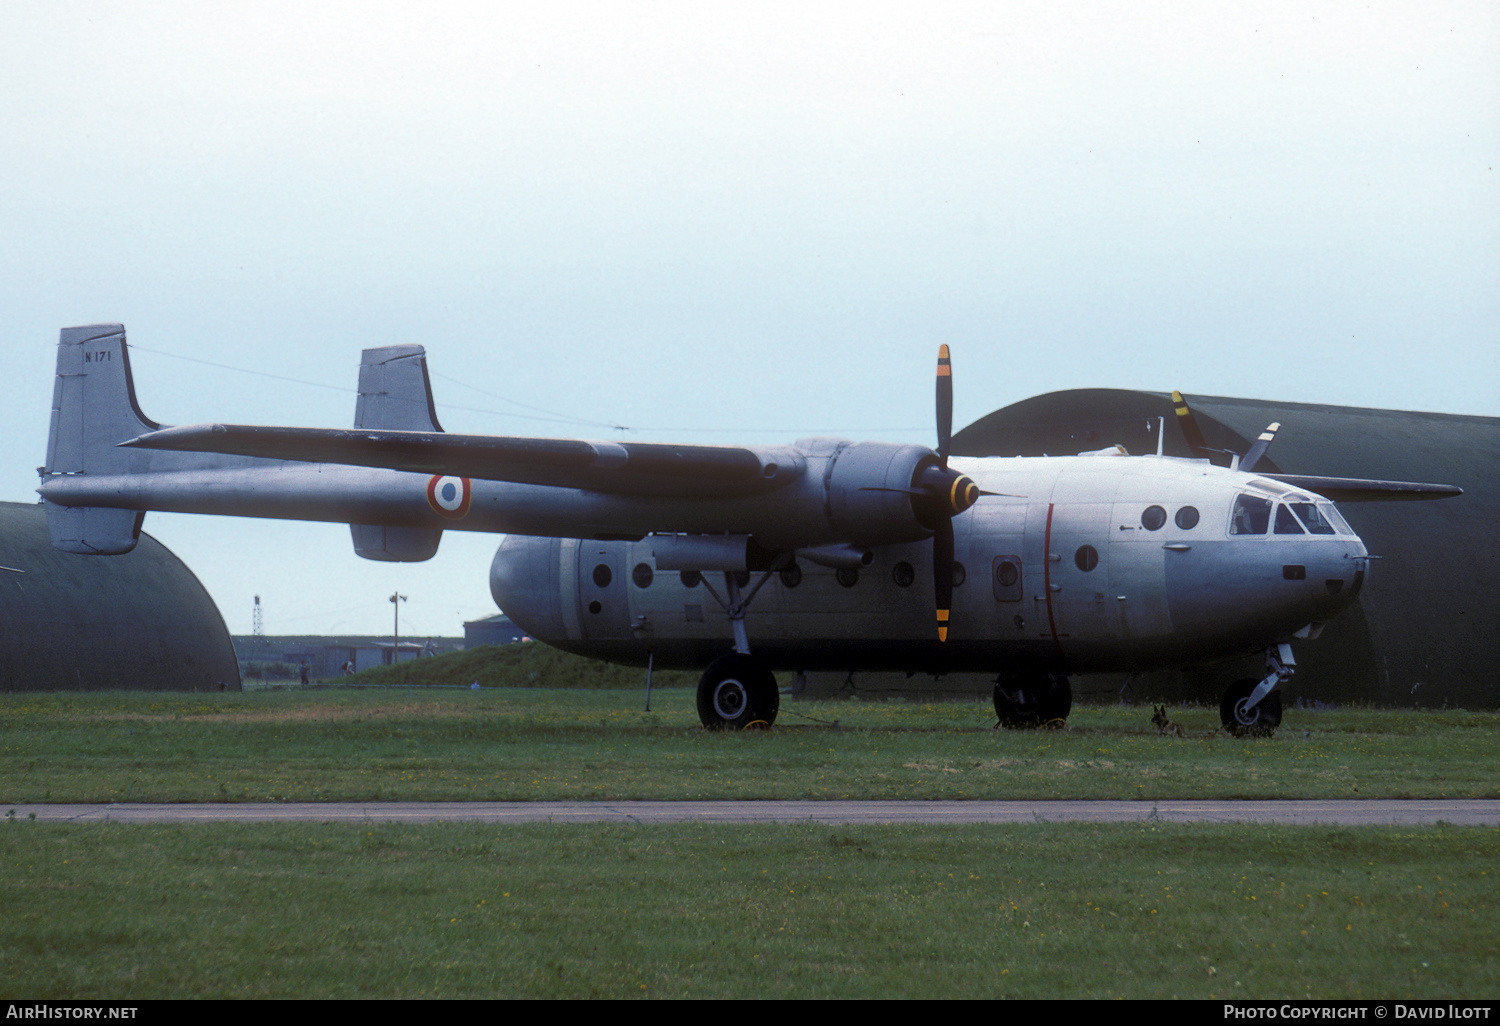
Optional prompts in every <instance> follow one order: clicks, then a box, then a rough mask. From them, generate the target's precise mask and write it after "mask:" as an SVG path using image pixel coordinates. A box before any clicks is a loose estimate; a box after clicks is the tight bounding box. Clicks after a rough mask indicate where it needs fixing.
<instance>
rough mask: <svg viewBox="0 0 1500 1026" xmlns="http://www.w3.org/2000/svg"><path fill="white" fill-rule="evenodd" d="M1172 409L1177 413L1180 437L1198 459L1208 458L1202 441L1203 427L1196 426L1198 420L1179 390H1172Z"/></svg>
mask: <svg viewBox="0 0 1500 1026" xmlns="http://www.w3.org/2000/svg"><path fill="white" fill-rule="evenodd" d="M1172 410H1173V412H1175V413H1176V414H1177V426H1178V427H1180V428H1182V437H1183V438H1185V439H1186V440H1187V444H1188V448H1189V449H1191V450H1192V452H1193V455H1194V456H1196V457H1198V458H1199V459H1200V460H1206V459H1209V458H1210V457H1209V449H1208V446H1207V444H1205V443H1204V441H1203V429H1202V428H1200V427H1198V421H1197V419H1196V418H1195V417H1194V416H1193V411H1192V409H1191V408H1190V407H1189V406H1188V404H1187V400H1186V399H1184V398H1183V397H1182V393H1181V392H1178V391H1173V392H1172Z"/></svg>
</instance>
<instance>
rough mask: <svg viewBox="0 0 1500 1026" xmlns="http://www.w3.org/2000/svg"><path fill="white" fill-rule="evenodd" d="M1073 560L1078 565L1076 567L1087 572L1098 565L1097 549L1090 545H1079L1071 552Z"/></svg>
mask: <svg viewBox="0 0 1500 1026" xmlns="http://www.w3.org/2000/svg"><path fill="white" fill-rule="evenodd" d="M1073 562H1074V563H1076V564H1077V565H1078V569H1080V570H1082V571H1083V572H1084V573H1088V572H1089V571H1090V570H1092V569H1094V567H1096V566H1098V565H1099V550H1098V549H1096V548H1094V547H1093V546H1092V545H1081V546H1079V548H1078V551H1077V552H1075V553H1073Z"/></svg>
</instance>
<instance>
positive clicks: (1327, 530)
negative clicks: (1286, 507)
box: [1291, 502, 1338, 534]
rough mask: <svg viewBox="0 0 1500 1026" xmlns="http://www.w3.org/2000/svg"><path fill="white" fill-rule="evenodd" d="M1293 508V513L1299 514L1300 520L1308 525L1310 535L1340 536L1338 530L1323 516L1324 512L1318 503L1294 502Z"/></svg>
mask: <svg viewBox="0 0 1500 1026" xmlns="http://www.w3.org/2000/svg"><path fill="white" fill-rule="evenodd" d="M1291 506H1292V511H1293V512H1295V513H1296V514H1297V517H1298V519H1300V520H1301V521H1302V522H1303V523H1304V524H1306V525H1307V530H1308V531H1309V532H1310V533H1312V534H1338V528H1336V527H1335V526H1334V525H1333V523H1332V521H1330V520H1329V519H1328V518H1327V517H1325V516H1324V515H1323V510H1322V509H1320V508H1319V507H1318V505H1317V504H1316V503H1312V502H1294V503H1292V504H1291Z"/></svg>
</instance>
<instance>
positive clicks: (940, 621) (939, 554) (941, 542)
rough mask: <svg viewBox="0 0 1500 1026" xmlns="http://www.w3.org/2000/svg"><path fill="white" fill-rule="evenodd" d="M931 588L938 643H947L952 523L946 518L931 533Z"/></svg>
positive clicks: (951, 571) (951, 587) (951, 584)
mask: <svg viewBox="0 0 1500 1026" xmlns="http://www.w3.org/2000/svg"><path fill="white" fill-rule="evenodd" d="M932 587H933V591H934V592H935V593H936V598H937V603H936V605H937V629H938V641H947V640H948V612H949V610H951V609H952V608H953V521H951V520H948V519H946V518H945V519H943V520H942V521H940V522H939V523H938V527H937V529H936V530H935V531H933V532H932Z"/></svg>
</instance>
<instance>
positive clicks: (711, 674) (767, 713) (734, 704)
mask: <svg viewBox="0 0 1500 1026" xmlns="http://www.w3.org/2000/svg"><path fill="white" fill-rule="evenodd" d="M780 708H781V692H779V691H778V690H776V678H775V676H774V675H772V673H771V671H770V670H769V669H767V668H766V665H765V664H764V663H762V662H761V661H760V660H759V659H755V658H754V657H752V656H747V655H741V654H740V653H739V652H728V653H725V654H724V655H721V656H720V657H719V658H717V659H715V660H714V661H713V662H712V663H710V664H709V665H708V669H706V670H704V671H703V677H702V679H701V680H699V681H698V719H699V721H701V722H702V724H703V725H704V726H705V727H707V728H708V729H709V730H742V729H744V728H745V727H748V726H750V725H751V724H752V723H764V724H765V725H766V726H768V727H769V726H770V725H771V724H773V723H775V722H776V713H777V711H778V710H779V709H780Z"/></svg>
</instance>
